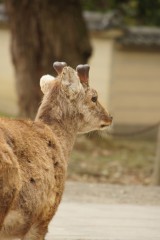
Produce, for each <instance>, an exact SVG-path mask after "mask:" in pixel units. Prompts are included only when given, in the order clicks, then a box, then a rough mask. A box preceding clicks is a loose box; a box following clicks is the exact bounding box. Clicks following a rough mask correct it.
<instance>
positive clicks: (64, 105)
mask: <svg viewBox="0 0 160 240" xmlns="http://www.w3.org/2000/svg"><path fill="white" fill-rule="evenodd" d="M62 70H63V67H62V69H61V72H60V77H58V78H57V79H56V80H53V81H48V80H47V81H44V82H43V83H42V85H43V86H42V91H43V92H44V99H43V101H42V104H41V106H40V108H39V111H38V114H37V117H36V120H35V121H27V120H26V121H25V120H24V121H22V120H9V119H0V240H13V239H17V238H19V239H22V240H43V239H44V237H45V235H46V233H47V228H48V224H49V222H50V220H51V218H52V217H53V215H54V214H55V212H56V209H57V207H58V205H59V203H60V200H61V197H62V193H63V189H64V182H65V176H66V170H67V162H68V158H69V155H70V152H71V150H72V147H73V144H74V141H75V137H76V134H77V133H78V132H86V131H90V130H94V129H100V128H103V127H104V126H107V125H108V123H109V122H111V119H110V120H109V117H108V114H107V112H106V111H105V110H104V109H103V108H102V107H101V105H100V104H99V103H98V102H97V104H96V105H97V106H95V105H94V104H93V102H92V103H91V104H90V105H89V106H88V103H87V102H90V99H91V98H92V97H93V96H92V95H95V94H96V92H95V91H94V90H91V89H89V88H86V89H85V87H84V88H83V87H82V84H81V83H80V82H79V79H78V76H76V72H75V71H74V70H73V69H71V68H69V67H65V68H64V70H63V71H62ZM79 74H80V77H83V72H82V76H81V70H80V72H79ZM63 80H64V82H63ZM67 81H68V82H69V83H70V86H69V87H68V86H67V88H70V87H71V92H67V91H68V90H67V88H66V83H67ZM72 82H73V83H74V84H73V85H74V86H73V87H72ZM62 83H63V86H64V87H62ZM77 84H78V85H77ZM76 85H77V86H76ZM62 88H63V90H62ZM95 109H96V111H95ZM90 112H91V114H90ZM90 121H91V122H90ZM102 122H103V124H102ZM104 123H106V125H104ZM97 124H99V125H97ZM96 126H97V127H96Z"/></svg>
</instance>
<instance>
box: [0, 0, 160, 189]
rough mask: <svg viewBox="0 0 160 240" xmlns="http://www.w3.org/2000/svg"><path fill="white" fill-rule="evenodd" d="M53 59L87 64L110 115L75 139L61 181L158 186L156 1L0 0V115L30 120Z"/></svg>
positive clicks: (159, 35)
mask: <svg viewBox="0 0 160 240" xmlns="http://www.w3.org/2000/svg"><path fill="white" fill-rule="evenodd" d="M54 61H65V62H67V63H68V65H71V66H72V67H75V66H77V65H78V64H80V63H86V62H88V63H89V64H90V66H91V70H90V85H91V86H92V87H94V88H96V89H97V91H98V93H99V99H100V101H101V102H102V104H103V105H104V106H105V107H106V108H107V109H108V110H109V111H110V112H111V114H112V115H113V117H114V121H113V125H112V127H111V129H109V130H108V131H107V132H104V133H103V134H102V133H101V134H100V133H97V132H96V133H91V134H89V135H86V136H79V137H78V139H77V142H76V146H75V148H74V151H73V154H72V157H71V161H70V164H69V173H68V178H69V179H72V180H75V181H87V182H88V181H89V182H105V183H114V184H143V185H151V184H153V183H154V184H157V185H159V184H160V130H159V129H160V127H159V123H160V1H159V0H156V1H150V0H143V1H141V0H124V1H118V0H99V1H96V0H67V1H65V0H59V1H55V0H52V1H50V0H45V1H43V0H38V1H33V2H30V1H29V0H14V1H10V0H4V1H3V0H1V1H0V84H1V87H0V115H1V116H9V117H25V118H32V119H34V117H35V114H36V112H37V109H38V106H39V104H40V101H41V97H42V95H41V92H40V88H39V79H40V77H41V76H42V75H43V74H46V73H50V74H55V73H54V71H53V69H52V63H53V62H54Z"/></svg>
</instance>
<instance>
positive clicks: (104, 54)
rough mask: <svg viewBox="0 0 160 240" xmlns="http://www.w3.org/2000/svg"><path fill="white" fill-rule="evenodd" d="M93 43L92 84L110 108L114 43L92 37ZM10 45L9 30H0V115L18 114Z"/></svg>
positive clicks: (91, 60)
mask: <svg viewBox="0 0 160 240" xmlns="http://www.w3.org/2000/svg"><path fill="white" fill-rule="evenodd" d="M91 42H92V46H93V55H92V58H91V59H90V65H91V70H90V84H91V86H92V87H94V88H96V89H97V91H98V93H99V98H100V100H101V101H102V102H103V104H104V105H105V106H108V105H109V91H110V84H109V83H110V81H109V80H110V71H111V62H112V49H113V47H112V45H113V41H111V40H108V41H106V40H105V39H101V38H95V37H92V38H91ZM9 45H10V33H9V30H8V29H0V86H1V87H0V113H9V114H16V113H17V112H18V110H17V104H16V102H17V98H16V91H15V87H14V71H13V66H12V63H11V59H10V49H9ZM51 64H52V63H51Z"/></svg>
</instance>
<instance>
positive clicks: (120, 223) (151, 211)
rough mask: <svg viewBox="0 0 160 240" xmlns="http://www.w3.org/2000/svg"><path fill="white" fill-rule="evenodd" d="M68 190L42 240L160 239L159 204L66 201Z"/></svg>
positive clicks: (68, 187)
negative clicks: (44, 238)
mask: <svg viewBox="0 0 160 240" xmlns="http://www.w3.org/2000/svg"><path fill="white" fill-rule="evenodd" d="M75 186H77V190H78V188H79V187H80V186H79V185H78V184H77V185H76V184H75ZM71 187H73V184H71V185H70V186H67V189H66V193H65V196H64V200H63V201H62V203H61V205H60V207H59V209H58V212H57V214H56V216H55V218H54V219H53V220H52V222H51V224H50V227H49V233H48V235H47V238H46V240H160V205H158V204H157V205H153V204H152V206H151V205H138V204H137V205H136V204H132V205H130V204H128V203H127V204H119V203H118V204H115V202H113V204H111V203H101V202H98V201H97V202H98V203H96V202H95V201H92V202H91V201H88V200H86V201H84V199H83V201H81V197H79V201H77V200H76V199H74V198H73V200H70V198H69V197H68V198H67V196H66V195H67V194H68V193H69V192H70V191H69V189H70V188H71ZM84 188H86V185H84ZM99 188H100V185H99ZM72 189H74V188H72ZM70 190H71V189H70ZM73 191H74V190H73ZM113 191H114V189H113ZM145 191H146V190H145ZM88 195H90V192H89V191H88ZM157 195H158V194H157ZM79 196H81V194H80V192H79ZM145 204H146V203H145Z"/></svg>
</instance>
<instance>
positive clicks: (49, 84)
mask: <svg viewBox="0 0 160 240" xmlns="http://www.w3.org/2000/svg"><path fill="white" fill-rule="evenodd" d="M53 67H54V69H55V70H56V72H57V73H58V76H57V77H56V78H54V77H53V76H50V75H45V76H43V77H42V78H41V80H40V86H41V90H42V92H43V93H44V95H45V98H44V101H46V103H47V102H48V103H47V104H48V105H49V108H48V111H49V114H50V120H51V119H52V118H53V119H55V118H56V119H58V120H59V121H64V120H65V121H66V120H67V119H68V121H70V122H71V124H73V123H74V124H75V125H76V126H77V130H78V133H85V132H89V131H93V130H103V129H105V128H106V127H107V126H109V125H110V124H111V123H112V117H111V116H110V115H109V113H108V112H107V111H106V110H105V109H104V108H103V107H102V106H101V104H100V103H99V101H98V94H97V92H96V90H94V89H92V88H90V86H89V65H87V64H85V65H78V66H77V68H76V70H74V69H73V68H71V67H69V66H67V65H66V63H64V62H55V63H54V64H53ZM46 114H47V113H46Z"/></svg>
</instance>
